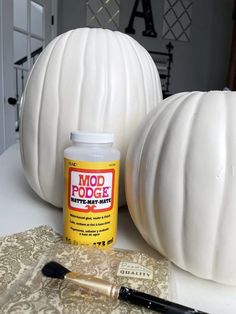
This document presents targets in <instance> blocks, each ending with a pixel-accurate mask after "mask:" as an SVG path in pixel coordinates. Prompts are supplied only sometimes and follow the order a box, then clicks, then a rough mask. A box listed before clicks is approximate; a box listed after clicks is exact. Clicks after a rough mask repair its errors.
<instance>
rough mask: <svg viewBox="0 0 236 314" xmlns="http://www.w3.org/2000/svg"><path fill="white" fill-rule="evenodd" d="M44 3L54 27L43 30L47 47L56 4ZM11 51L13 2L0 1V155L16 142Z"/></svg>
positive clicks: (54, 31) (53, 31)
mask: <svg viewBox="0 0 236 314" xmlns="http://www.w3.org/2000/svg"><path fill="white" fill-rule="evenodd" d="M34 1H35V2H37V0H34ZM38 1H39V0H38ZM39 2H40V1H39ZM45 3H46V6H47V7H48V8H50V10H46V14H47V16H45V18H47V20H48V21H49V20H50V21H51V15H53V16H54V25H53V26H52V25H49V24H48V25H47V29H45V35H46V38H45V44H46V45H47V44H48V42H49V41H50V40H51V39H53V38H54V37H56V35H57V7H58V4H57V0H51V1H48V0H46V2H45ZM13 51H14V50H13V0H0V154H2V153H3V152H4V150H6V149H7V148H8V147H9V146H10V145H12V144H13V143H15V142H16V133H15V122H16V121H15V120H16V108H15V107H13V106H11V105H9V103H8V98H9V97H13V98H14V97H15V86H14V84H15V80H14V71H13V60H14V58H13ZM6 82H12V83H11V84H6Z"/></svg>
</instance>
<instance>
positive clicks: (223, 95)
mask: <svg viewBox="0 0 236 314" xmlns="http://www.w3.org/2000/svg"><path fill="white" fill-rule="evenodd" d="M126 194H127V195H126V196H127V202H128V207H129V210H130V213H131V216H132V218H133V221H134V222H135V224H136V226H137V228H138V230H139V231H140V233H141V234H142V236H143V237H144V239H145V240H146V241H147V242H148V243H149V244H150V245H151V246H152V247H154V248H156V249H157V250H158V251H159V252H161V253H162V254H163V255H165V256H167V257H168V258H169V259H170V260H171V261H172V262H174V263H175V264H177V265H178V266H179V267H181V268H183V269H185V270H187V271H189V272H191V273H193V274H195V275H197V276H200V277H203V278H206V279H211V280H215V281H218V282H221V283H225V284H234V285H235V284H236V92H221V91H212V92H208V93H204V92H192V93H180V94H176V95H174V96H171V97H169V98H167V99H166V100H164V101H163V102H162V105H161V106H160V107H159V108H156V109H154V110H153V111H152V112H151V113H150V114H149V115H148V117H147V118H146V120H145V122H144V123H143V124H142V126H141V127H140V129H139V130H138V132H137V134H136V136H135V138H134V140H133V141H132V143H131V145H130V147H129V150H128V154H127V162H126Z"/></svg>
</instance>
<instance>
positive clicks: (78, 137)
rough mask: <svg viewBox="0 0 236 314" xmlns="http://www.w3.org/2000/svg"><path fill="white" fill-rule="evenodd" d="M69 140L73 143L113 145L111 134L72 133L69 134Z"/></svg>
mask: <svg viewBox="0 0 236 314" xmlns="http://www.w3.org/2000/svg"><path fill="white" fill-rule="evenodd" d="M70 139H71V141H73V142H80V143H94V144H105V143H113V142H114V135H113V133H102V132H96V133H92V132H83V131H73V132H71V134H70Z"/></svg>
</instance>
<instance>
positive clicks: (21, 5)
mask: <svg viewBox="0 0 236 314" xmlns="http://www.w3.org/2000/svg"><path fill="white" fill-rule="evenodd" d="M13 5H14V26H16V27H20V28H22V29H24V30H25V31H26V30H27V0H14V2H13Z"/></svg>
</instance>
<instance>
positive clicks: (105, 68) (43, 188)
mask: <svg viewBox="0 0 236 314" xmlns="http://www.w3.org/2000/svg"><path fill="white" fill-rule="evenodd" d="M161 99H162V91H161V85H160V79H159V75H158V72H157V70H156V66H155V64H154V62H153V61H152V59H151V57H150V56H149V54H148V53H147V51H146V50H145V49H144V48H143V47H142V46H140V45H139V44H138V43H137V42H136V41H135V40H133V39H132V38H131V37H129V36H127V35H124V34H122V33H120V32H112V31H109V30H103V29H88V28H83V29H77V30H73V31H69V32H67V33H65V34H63V35H61V36H59V37H57V38H56V39H55V40H53V41H52V42H51V43H50V44H49V45H48V46H47V48H46V49H45V50H44V51H43V53H42V54H41V55H40V57H39V58H38V60H37V62H36V64H35V65H34V67H33V70H32V71H31V74H30V76H29V79H28V82H27V85H26V89H25V92H24V95H23V99H22V108H21V126H20V145H21V157H22V163H23V167H24V172H25V175H26V178H27V180H28V182H29V183H30V185H31V187H32V188H33V189H34V191H35V192H36V193H37V194H39V195H40V196H41V197H42V198H43V199H44V200H46V201H48V202H49V203H52V204H53V205H55V206H58V207H62V198H63V150H64V149H65V148H66V147H67V146H69V145H70V140H69V135H70V132H71V131H72V130H77V129H80V130H83V131H100V132H101V131H107V132H113V133H114V134H115V139H116V140H115V146H116V147H117V148H118V149H120V151H121V180H120V205H123V204H125V197H124V182H123V174H124V159H125V155H126V150H127V146H128V143H129V139H130V137H131V136H132V135H133V133H134V132H135V130H136V128H137V126H138V125H139V123H140V121H142V120H143V118H144V117H145V116H146V114H147V113H148V112H149V111H150V109H152V108H153V107H154V106H156V105H157V104H158V102H159V101H160V100H161Z"/></svg>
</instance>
